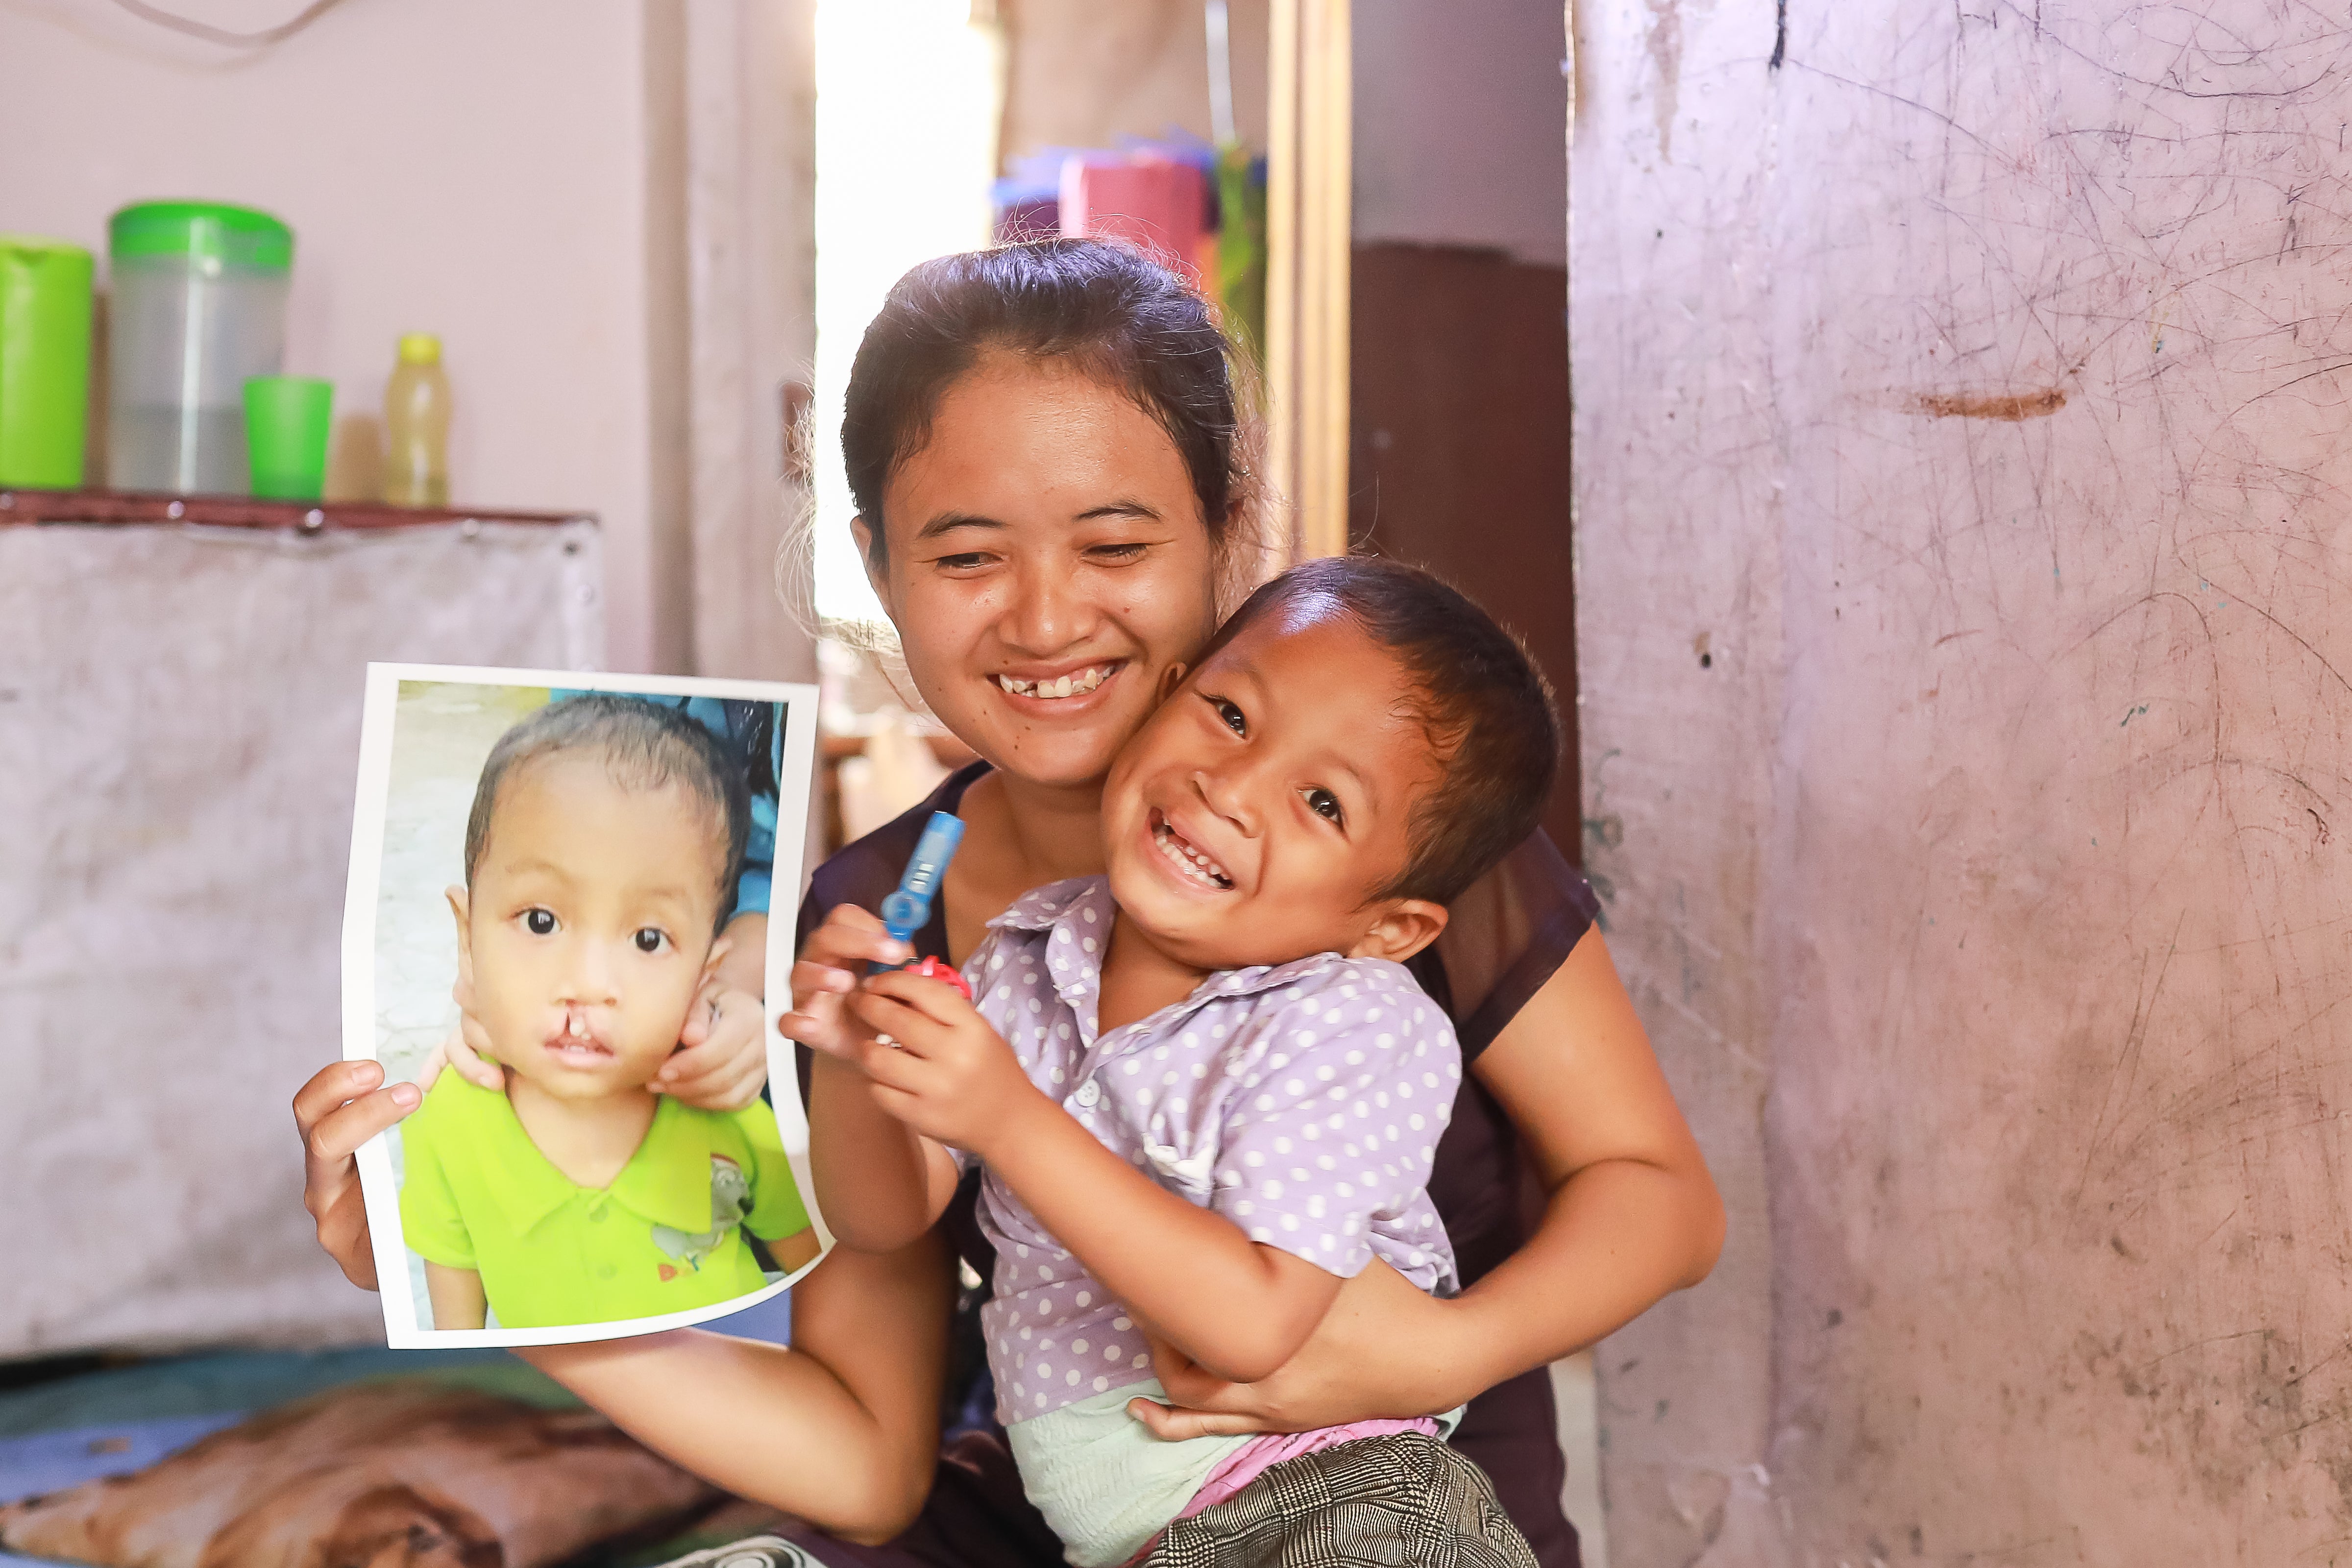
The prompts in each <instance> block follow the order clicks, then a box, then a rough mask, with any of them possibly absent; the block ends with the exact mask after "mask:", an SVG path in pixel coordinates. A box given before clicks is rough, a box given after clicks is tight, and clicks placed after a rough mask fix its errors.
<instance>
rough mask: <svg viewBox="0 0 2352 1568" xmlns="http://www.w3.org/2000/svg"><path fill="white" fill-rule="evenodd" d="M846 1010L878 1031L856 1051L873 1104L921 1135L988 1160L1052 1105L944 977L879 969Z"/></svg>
mask: <svg viewBox="0 0 2352 1568" xmlns="http://www.w3.org/2000/svg"><path fill="white" fill-rule="evenodd" d="M849 1009H850V1011H851V1012H852V1013H853V1014H855V1015H856V1016H857V1017H859V1018H861V1019H863V1020H865V1022H866V1024H867V1025H869V1026H872V1027H873V1029H874V1030H875V1031H876V1036H875V1038H873V1039H872V1040H869V1041H866V1042H864V1043H863V1044H862V1045H861V1047H859V1051H858V1062H859V1065H860V1066H862V1067H864V1068H865V1069H866V1077H867V1078H870V1079H873V1080H874V1085H875V1092H874V1098H875V1100H876V1102H877V1103H878V1104H879V1105H880V1106H881V1107H882V1109H883V1110H887V1111H888V1112H889V1113H890V1114H891V1115H893V1116H895V1117H897V1118H898V1120H899V1121H903V1122H905V1123H906V1124H907V1125H908V1126H909V1127H911V1128H913V1129H914V1130H915V1131H918V1132H919V1133H921V1134H923V1136H925V1137H926V1138H929V1139H932V1140H934V1141H936V1142H940V1143H946V1144H950V1145H952V1146H953V1147H955V1148H959V1149H964V1150H969V1151H970V1152H972V1153H975V1154H978V1155H979V1156H980V1157H981V1158H982V1159H986V1158H987V1157H988V1147H989V1145H990V1143H991V1142H992V1141H993V1140H995V1139H997V1138H999V1137H1003V1136H1006V1135H1008V1134H1009V1133H1011V1132H1012V1130H1013V1123H1014V1122H1015V1121H1017V1120H1018V1119H1019V1117H1020V1115H1021V1113H1022V1112H1024V1111H1025V1110H1031V1109H1034V1107H1035V1106H1040V1105H1047V1104H1049V1102H1048V1101H1047V1100H1045V1096H1044V1095H1042V1094H1040V1093H1038V1091H1037V1089H1036V1088H1035V1086H1034V1085H1033V1084H1031V1083H1030V1081H1029V1077H1028V1075H1027V1074H1026V1073H1024V1072H1023V1071H1022V1070H1021V1064H1020V1062H1019V1061H1017V1060H1016V1059H1014V1058H1013V1047H1010V1046H1008V1045H1006V1044H1005V1043H1004V1041H1003V1037H1000V1036H999V1035H998V1034H997V1032H996V1031H995V1030H994V1029H992V1028H990V1027H989V1026H988V1021H987V1020H986V1019H984V1018H982V1016H980V1010H979V1009H978V1008H976V1007H974V1006H973V1005H971V1003H970V1002H968V1001H966V1000H965V999H964V997H963V996H962V994H961V993H959V992H958V991H957V990H956V989H955V988H954V987H953V986H951V985H949V984H945V983H944V982H942V981H938V980H927V979H925V978H923V977H922V976H920V975H917V974H909V973H906V972H904V971H903V970H901V971H894V972H892V973H887V974H877V975H875V976H873V977H872V978H871V979H869V980H867V981H866V983H865V984H864V986H863V987H862V988H861V989H860V990H859V991H858V993H857V994H856V996H854V997H853V998H852V999H851V1001H850V1005H849Z"/></svg>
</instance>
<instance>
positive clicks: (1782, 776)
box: [1571, 0, 2352, 1568]
mask: <svg viewBox="0 0 2352 1568" xmlns="http://www.w3.org/2000/svg"><path fill="white" fill-rule="evenodd" d="M1580 9H1581V12H1582V14H1581V15H1580V17H1579V18H1578V27H1579V46H1580V49H1579V58H1580V63H1579V68H1578V81H1577V87H1578V108H1577V110H1576V121H1575V136H1576V146H1575V152H1574V156H1573V165H1572V175H1571V194H1572V213H1573V216H1572V232H1573V239H1572V247H1571V267H1572V278H1573V282H1572V294H1573V304H1572V339H1573V358H1574V367H1575V375H1576V393H1577V405H1578V411H1577V415H1576V425H1575V433H1574V434H1575V444H1576V445H1575V453H1576V464H1577V472H1578V481H1577V482H1578V499H1579V505H1580V515H1579V520H1578V523H1577V538H1578V542H1579V546H1580V578H1579V584H1578V594H1579V598H1578V617H1579V629H1580V655H1579V658H1580V666H1581V668H1582V670H1583V691H1584V698H1585V709H1584V715H1583V726H1584V745H1585V753H1584V768H1585V779H1586V781H1587V783H1586V796H1587V808H1588V813H1589V816H1590V821H1589V824H1588V842H1587V846H1586V851H1587V856H1588V860H1589V863H1590V865H1591V868H1593V870H1594V872H1595V874H1596V880H1598V881H1599V882H1601V884H1603V888H1604V899H1605V900H1606V902H1607V908H1608V910H1609V918H1610V921H1611V925H1610V928H1609V929H1610V938H1611V942H1612V946H1613V948H1614V949H1615V951H1616V952H1617V955H1618V958H1619V962H1620V963H1621V965H1622V967H1623V968H1624V970H1625V972H1626V973H1627V976H1628V979H1629V981H1630V982H1631V983H1632V984H1633V987H1634V990H1635V993H1636V996H1637V1000H1638V1001H1639V1002H1640V1003H1641V1005H1642V1006H1643V1011H1644V1014H1645V1016H1647V1018H1648V1019H1649V1021H1650V1023H1651V1025H1652V1027H1653V1030H1654V1034H1655V1036H1656V1037H1657V1039H1658V1041H1659V1044H1660V1047H1661V1048H1662V1050H1663V1052H1664V1055H1665V1058H1666V1060H1667V1063H1668V1066H1669V1069H1670V1071H1671V1072H1672V1073H1673V1074H1674V1076H1675V1081H1676V1084H1677V1087H1678V1089H1680V1090H1681V1091H1682V1092H1683V1094H1684V1095H1685V1099H1686V1100H1687V1102H1688V1104H1689V1106H1690V1108H1691V1110H1692V1111H1693V1113H1694V1117H1695V1120H1696V1122H1697V1124H1698V1126H1699V1128H1700V1131H1701V1135H1702V1137H1703V1138H1704V1139H1705V1140H1706V1143H1707V1145H1708V1148H1709V1152H1710V1154H1711V1155H1712V1157H1713V1158H1714V1161H1715V1164H1716V1169H1717V1173H1718V1175H1719V1176H1720V1177H1721V1178H1722V1180H1723V1182H1724V1184H1725V1186H1726V1189H1727V1196H1728V1197H1729V1199H1730V1202H1731V1206H1732V1211H1733V1215H1734V1226H1735V1231H1734V1237H1733V1241H1732V1244H1731V1247H1730V1248H1729V1249H1728V1251H1727V1255H1726V1258H1725V1262H1724V1265H1723V1267H1722V1268H1720V1269H1719V1270H1718V1272H1717V1277H1716V1278H1715V1279H1712V1280H1710V1281H1709V1283H1708V1284H1707V1285H1706V1286H1705V1287H1702V1288H1701V1289H1699V1290H1697V1291H1694V1292H1691V1293H1689V1294H1688V1295H1686V1296H1685V1297H1682V1298H1679V1299H1677V1300H1675V1301H1673V1302H1671V1303H1669V1304H1668V1305H1667V1306H1666V1307H1664V1308H1663V1309H1661V1310H1658V1311H1656V1312H1654V1313H1653V1314H1652V1315H1651V1316H1650V1317H1649V1318H1647V1319H1645V1320H1643V1321H1642V1322H1641V1323H1639V1324H1637V1325H1635V1326H1634V1327H1633V1328H1632V1329H1630V1330H1628V1331H1625V1332H1623V1333H1621V1334H1620V1335H1618V1336H1616V1337H1615V1338H1613V1339H1612V1341H1611V1342H1609V1343H1608V1344H1607V1345H1606V1346H1604V1347H1603V1352H1602V1356H1601V1373H1602V1377H1603V1379H1604V1383H1603V1407H1604V1420H1605V1423H1606V1432H1605V1441H1606V1444H1607V1451H1608V1460H1607V1473H1606V1478H1605V1481H1606V1487H1607V1491H1608V1498H1609V1505H1610V1534H1611V1546H1612V1560H1613V1561H1614V1562H1616V1563H1618V1564H1620V1565H1621V1568H1623V1565H1627V1564H1631V1565H1633V1568H1648V1565H1651V1564H1683V1563H1719V1564H1735V1563H1736V1564H1748V1563H1791V1564H1793V1563H1805V1564H1815V1563H1818V1564H1830V1563H1850V1564H1853V1568H1862V1565H1863V1564H1864V1563H1871V1562H1874V1561H1883V1562H1884V1563H1890V1564H1893V1563H1904V1562H1911V1561H1925V1562H1929V1563H1962V1562H1968V1563H1977V1564H1985V1565H1992V1564H2018V1565H2040V1564H2058V1563H2099V1564H2105V1563H2115V1564H2125V1563H2131V1564H2146V1563H2165V1564H2168V1563H2242V1564H2249V1565H2253V1564H2260V1565H2263V1568H2273V1565H2280V1564H2288V1563H2294V1564H2303V1563H2311V1564H2318V1563H2335V1562H2347V1563H2352V1427H2347V1415H2352V1257H2347V1254H2352V1222H2347V1196H2346V1191H2347V1167H2352V1145H2347V1132H2346V1130H2347V1121H2345V1120H2344V1118H2345V1117H2346V1116H2347V1113H2352V1051H2347V1047H2352V745H2347V729H2352V717H2347V716H2352V684H2347V676H2352V495H2347V491H2352V420H2348V419H2347V408H2352V405H2347V395H2348V394H2352V249H2347V239H2352V191H2347V182H2346V178H2345V172H2346V171H2347V169H2352V152H2347V142H2346V140H2345V138H2346V136H2347V130H2346V122H2347V120H2352V30H2347V18H2346V15H2345V12H2344V8H2343V7H2342V6H2340V5H2336V6H2329V7H2326V8H2325V10H2323V9H2321V8H2318V7H2314V6H2311V5H2300V4H2290V3H2288V0H2200V4H2198V5H2194V6H2183V5H2158V4H2128V3H2126V0H2084V3H2079V4H2061V3H2059V0H2047V3H2043V4H2036V3H2033V0H2024V3H2022V4H2012V3H2010V0H1960V3H1959V4H1957V5H1956V4H1954V3H1953V0H1932V3H1931V0H1885V3H1884V4H1880V5H1843V6H1834V7H1833V6H1829V5H1821V4H1819V3H1818V0H1786V6H1785V15H1786V22H1785V36H1784V37H1781V36H1776V10H1777V9H1778V7H1776V5H1775V4H1774V3H1773V0H1713V3H1711V4H1710V3H1706V0H1597V3H1593V4H1588V5H1585V6H1583V7H1581V8H1580ZM1776 49H1777V60H1776V58H1775V57H1776Z"/></svg>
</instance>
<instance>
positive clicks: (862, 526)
mask: <svg viewBox="0 0 2352 1568" xmlns="http://www.w3.org/2000/svg"><path fill="white" fill-rule="evenodd" d="M849 533H850V537H851V538H853V539H855V540H856V541H857V561H858V563H859V564H860V565H862V566H864V567H865V568H866V582H868V583H869V584H873V587H874V596H875V597H876V598H877V599H879V600H881V601H882V602H883V603H884V604H886V605H887V604H888V603H889V602H890V595H889V593H888V592H887V589H888V586H889V574H888V573H887V572H885V571H883V570H882V568H881V567H880V566H879V565H878V564H877V563H876V562H875V560H874V529H873V527H872V525H871V524H869V523H867V522H866V514H865V513H864V512H860V513H858V514H857V515H856V517H853V518H851V519H850V520H849Z"/></svg>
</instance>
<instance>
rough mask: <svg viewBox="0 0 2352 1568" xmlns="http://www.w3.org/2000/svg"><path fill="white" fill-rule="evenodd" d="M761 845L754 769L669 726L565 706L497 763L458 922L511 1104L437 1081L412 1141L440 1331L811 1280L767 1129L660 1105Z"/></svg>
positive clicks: (630, 703) (482, 785) (471, 842)
mask: <svg viewBox="0 0 2352 1568" xmlns="http://www.w3.org/2000/svg"><path fill="white" fill-rule="evenodd" d="M750 820H751V806H750V802H749V798H748V795H747V792H746V789H745V785H744V782H743V777H742V770H741V767H740V763H736V762H735V761H734V760H732V759H730V757H729V755H728V753H727V752H726V750H725V749H724V748H723V747H722V746H721V745H720V744H719V742H718V741H717V740H716V739H715V738H714V737H713V736H712V734H711V733H710V732H709V730H707V729H706V728H705V727H704V726H703V725H702V724H700V723H698V722H697V721H695V720H694V719H692V718H690V717H688V716H687V715H686V714H685V713H684V712H683V711H681V710H679V709H677V708H676V707H672V706H667V705H665V704H663V703H661V702H658V701H649V700H644V699H641V698H636V697H630V696H623V695H617V694H614V693H609V692H591V693H586V694H582V695H576V696H568V697H565V698H563V699H562V700H557V701H553V702H550V703H548V704H547V705H546V706H544V707H541V708H540V709H538V710H536V711H534V712H532V713H530V714H529V715H528V716H526V717H525V718H523V719H522V720H521V721H519V722H517V723H516V724H514V725H513V726H512V727H511V728H510V729H509V730H508V731H506V733H505V734H504V735H503V736H502V737H501V738H500V739H499V742H497V744H496V745H495V746H494V747H493V748H492V750H491V752H490V754H489V757H488V761H487V762H486V763H484V764H483V767H482V771H481V776H480V779H479V781H478V784H477V785H476V787H475V792H474V798H473V805H472V810H471V813H470V815H469V816H468V817H467V825H466V837H465V881H464V884H463V885H462V886H457V887H452V888H450V889H448V890H447V894H446V898H447V902H448V909H449V911H450V914H451V915H452V916H453V917H454V919H455V921H456V927H457V966H458V971H459V973H458V979H459V982H460V986H461V988H462V989H463V990H464V991H465V992H467V994H469V995H470V998H471V1002H470V1005H469V1007H468V1012H469V1013H470V1014H471V1016H473V1018H474V1020H475V1021H476V1022H477V1023H478V1025H479V1026H480V1027H481V1030H482V1032H483V1034H484V1035H485V1036H486V1037H487V1038H488V1043H489V1046H490V1051H489V1053H488V1055H489V1057H490V1058H493V1059H494V1060H495V1061H496V1062H497V1064H498V1065H499V1068H500V1069H501V1070H502V1075H503V1078H504V1089H503V1091H500V1090H498V1089H485V1088H482V1087H479V1086H478V1085H476V1084H474V1083H472V1082H468V1081H467V1079H466V1078H464V1077H462V1076H461V1075H459V1074H457V1073H456V1072H443V1073H441V1074H439V1075H438V1076H437V1077H436V1079H434V1081H433V1084H432V1088H431V1089H430V1090H429V1091H428V1092H427V1093H426V1094H425V1100H424V1103H423V1104H422V1106H421V1107H420V1108H419V1109H418V1110H417V1111H416V1113H415V1116H414V1117H412V1118H411V1119H410V1120H409V1121H408V1122H407V1124H406V1125H405V1127H404V1129H403V1130H402V1133H403V1137H402V1142H403V1164H404V1169H403V1173H402V1180H401V1184H400V1198H399V1210H400V1221H401V1229H402V1232H403V1234H404V1239H405V1241H406V1243H407V1245H408V1247H410V1248H411V1249H412V1250H413V1251H414V1252H415V1253H416V1254H417V1255H418V1256H419V1257H421V1258H423V1259H424V1265H425V1289H426V1293H427V1296H428V1297H429V1300H430V1304H431V1313H432V1327H433V1328H435V1329H436V1330H453V1329H455V1330H466V1329H474V1330H478V1329H482V1328H484V1327H488V1326H495V1327H497V1328H500V1329H533V1328H549V1327H560V1326H564V1325H570V1324H588V1323H599V1322H609V1321H618V1320H624V1319H635V1318H651V1317H658V1316H662V1315H664V1314H667V1313H673V1312H678V1311H684V1310H691V1309H696V1308H701V1307H709V1306H714V1305H717V1304H719V1303H723V1302H727V1301H730V1300H734V1299H735V1298H737V1297H740V1296H744V1295H747V1294H749V1293H751V1292H754V1291H757V1290H760V1289H762V1288H763V1287H764V1286H765V1285H766V1284H767V1283H768V1282H769V1270H768V1267H767V1266H766V1264H772V1266H773V1268H776V1269H779V1270H782V1271H784V1272H790V1271H792V1270H794V1269H796V1268H799V1267H800V1266H801V1265H803V1264H804V1263H806V1262H807V1261H809V1260H810V1259H811V1258H814V1257H815V1256H816V1254H817V1252H818V1250H819V1241H818V1237H817V1235H816V1232H815V1230H814V1227H813V1226H812V1225H811V1223H810V1218H809V1215H808V1212H807V1209H806V1206H805V1205H804V1204H803V1200H802V1197H801V1194H800V1191H799V1187H798V1185H797V1184H796V1182H795V1181H794V1178H793V1173H792V1169H791V1166H790V1164H789V1163H788V1161H787V1159H786V1156H785V1152H784V1148H783V1144H782V1140H781V1138H780V1136H779V1133H778V1130H777V1125H776V1119H775V1115H774V1112H773V1111H772V1110H771V1108H770V1107H768V1106H767V1105H765V1104H762V1103H761V1102H759V1101H757V1100H754V1101H753V1102H752V1103H751V1104H750V1105H748V1106H746V1107H745V1108H743V1109H742V1110H735V1111H727V1112H719V1111H710V1110H696V1109H694V1108H692V1107H690V1106H688V1105H687V1104H684V1103H682V1102H681V1101H680V1100H678V1099H677V1098H676V1097H674V1096H671V1095H667V1094H661V1093H657V1092H656V1090H655V1089H653V1088H652V1087H651V1085H652V1082H653V1079H655V1076H656V1074H657V1073H658V1072H659V1071H660V1069H661V1068H662V1066H663V1064H664V1063H665V1062H666V1061H667V1060H668V1059H669V1057H670V1055H671V1053H672V1052H673V1051H675V1050H676V1049H677V1044H678V1039H679V1036H680V1032H681V1029H682V1027H683V1026H684V1025H685V1022H686V1019H687V1016H688V1010H689V1009H690V1008H691V1007H692V1006H693V1005H695V1002H696V998H697V997H698V994H700V993H701V992H702V989H703V987H704V985H705V984H706V983H707V982H708V981H709V978H710V976H711V974H712V973H713V971H714V970H715V968H716V967H717V965H718V964H719V962H720V960H721V959H722V958H723V957H725V955H726V953H727V951H728V941H727V939H726V938H725V937H723V936H722V935H721V930H722V927H723V925H724V923H725V921H726V918H727V916H728V914H729V913H730V911H731V910H732V907H733V899H734V889H735V886H736V881H737V877H738V874H739V872H740V868H741V864H742V859H743V852H744V845H745V841H746V837H747V836H748V833H749V825H750ZM754 1237H756V1238H758V1241H759V1242H760V1243H761V1244H763V1245H764V1247H765V1249H766V1251H767V1254H768V1258H767V1260H766V1264H763V1260H762V1259H761V1257H760V1256H759V1254H758V1251H757V1249H755V1247H754V1246H753V1243H752V1238H754ZM420 1326H421V1325H420Z"/></svg>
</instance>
